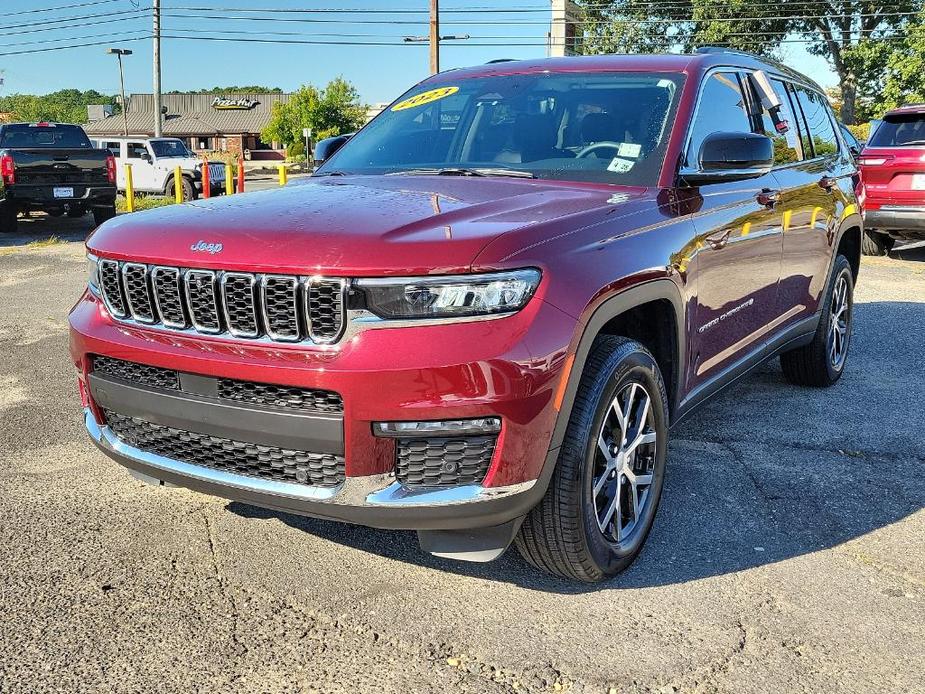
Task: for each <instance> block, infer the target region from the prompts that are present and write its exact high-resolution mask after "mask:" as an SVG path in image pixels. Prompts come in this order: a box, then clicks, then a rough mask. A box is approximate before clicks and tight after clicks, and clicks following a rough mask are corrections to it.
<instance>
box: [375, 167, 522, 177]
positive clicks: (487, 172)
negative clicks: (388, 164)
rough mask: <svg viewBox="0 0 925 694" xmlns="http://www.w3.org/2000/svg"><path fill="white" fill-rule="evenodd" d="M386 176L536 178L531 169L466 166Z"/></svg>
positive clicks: (396, 173) (413, 170)
mask: <svg viewBox="0 0 925 694" xmlns="http://www.w3.org/2000/svg"><path fill="white" fill-rule="evenodd" d="M386 176H510V177H511V178H536V176H534V175H533V174H532V173H530V172H529V171H521V170H519V169H503V168H490V167H488V168H485V167H477V168H471V169H470V168H465V167H445V168H442V169H405V170H404V171H393V172H391V173H387V174H386Z"/></svg>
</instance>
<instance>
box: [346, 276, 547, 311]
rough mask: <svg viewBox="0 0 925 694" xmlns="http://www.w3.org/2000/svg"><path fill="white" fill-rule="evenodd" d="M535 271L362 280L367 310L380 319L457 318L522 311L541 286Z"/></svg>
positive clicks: (361, 286) (359, 284)
mask: <svg viewBox="0 0 925 694" xmlns="http://www.w3.org/2000/svg"><path fill="white" fill-rule="evenodd" d="M540 277H541V275H540V271H539V270H537V269H535V268H526V269H524V270H512V271H508V272H493V273H489V274H484V275H444V276H442V277H436V276H435V277H377V278H374V279H360V280H358V281H357V286H358V287H359V288H360V289H362V290H363V293H364V294H365V296H366V308H368V309H369V310H370V311H372V312H373V313H375V314H376V315H377V316H379V317H380V318H455V317H465V316H482V315H490V314H493V313H513V312H514V311H519V310H520V309H522V308H523V307H524V306H526V304H527V302H528V301H529V300H530V297H532V296H533V292H535V291H536V288H537V286H538V285H539V283H540Z"/></svg>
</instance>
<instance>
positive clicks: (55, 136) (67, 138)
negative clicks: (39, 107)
mask: <svg viewBox="0 0 925 694" xmlns="http://www.w3.org/2000/svg"><path fill="white" fill-rule="evenodd" d="M0 147H9V148H12V149H17V148H21V149H42V148H45V147H48V148H58V149H92V148H93V145H91V144H90V139H89V138H88V137H87V135H86V133H85V132H84V131H83V128H81V127H79V126H77V125H19V124H16V125H7V126H6V127H4V128H3V135H2V136H0Z"/></svg>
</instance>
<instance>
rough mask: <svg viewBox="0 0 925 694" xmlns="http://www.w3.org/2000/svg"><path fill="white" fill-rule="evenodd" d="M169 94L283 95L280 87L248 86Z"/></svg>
mask: <svg viewBox="0 0 925 694" xmlns="http://www.w3.org/2000/svg"><path fill="white" fill-rule="evenodd" d="M167 93H168V94H282V93H283V90H282V89H281V88H280V87H262V86H260V85H255V84H251V85H247V86H244V87H238V86H232V87H212V88H210V89H187V90H179V89H175V90H173V91H170V92H167Z"/></svg>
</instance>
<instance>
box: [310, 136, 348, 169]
mask: <svg viewBox="0 0 925 694" xmlns="http://www.w3.org/2000/svg"><path fill="white" fill-rule="evenodd" d="M350 137H351V136H350V135H337V136H336V137H328V138H325V139H324V140H319V141H318V143H317V144H316V145H315V165H316V166H321V165H322V164H323V163H324V162H325V161H327V160H328V159H330V158H331V156H332V155H333V154H334V152H336V151H337V150H339V149H340V148H341V147H343V146H344V143H345V142H346V141H347V140H349V139H350Z"/></svg>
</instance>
